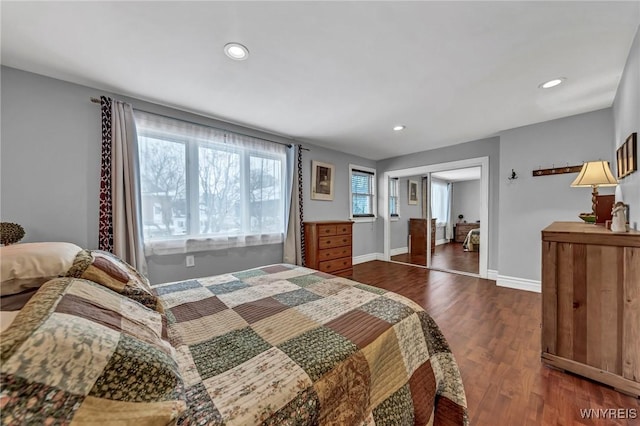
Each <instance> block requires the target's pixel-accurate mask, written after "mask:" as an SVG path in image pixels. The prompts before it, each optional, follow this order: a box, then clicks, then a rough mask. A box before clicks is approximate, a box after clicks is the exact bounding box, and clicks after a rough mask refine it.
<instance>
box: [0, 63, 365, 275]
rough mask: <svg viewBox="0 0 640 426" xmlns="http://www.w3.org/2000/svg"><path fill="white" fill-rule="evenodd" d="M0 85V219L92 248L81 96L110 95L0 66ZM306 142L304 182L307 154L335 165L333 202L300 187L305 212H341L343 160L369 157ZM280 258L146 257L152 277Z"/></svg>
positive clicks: (90, 155)
mask: <svg viewBox="0 0 640 426" xmlns="http://www.w3.org/2000/svg"><path fill="white" fill-rule="evenodd" d="M1 85H2V94H1V102H2V129H1V134H0V136H1V138H2V148H1V154H2V155H1V160H0V168H1V170H0V179H1V182H0V185H1V186H0V217H1V219H2V220H3V221H12V222H17V223H20V224H21V225H22V226H23V227H24V228H25V230H26V237H25V239H24V240H23V241H25V242H31V241H70V242H73V243H75V244H78V245H79V246H81V247H86V248H96V247H97V244H98V237H97V229H98V188H99V173H100V139H101V136H100V107H99V106H98V105H96V104H93V103H91V101H90V100H89V98H90V97H99V96H100V95H103V94H106V95H109V96H112V94H109V93H105V92H103V91H100V90H97V89H93V88H91V87H86V86H80V85H77V84H72V83H67V82H64V81H61V80H56V79H52V78H48V77H44V76H40V75H37V74H32V73H28V72H24V71H20V70H17V69H13V68H8V67H2V68H1ZM116 97H117V98H119V99H122V100H125V101H127V102H130V103H131V104H132V105H133V106H134V107H135V108H138V109H142V110H146V111H149V112H155V113H159V114H165V115H169V116H172V117H176V118H182V119H185V120H190V121H194V122H198V123H202V124H208V125H211V126H215V127H218V128H224V129H228V130H232V131H238V132H241V133H244V134H249V135H253V136H257V137H263V138H267V139H271V140H278V141H281V142H289V141H288V140H287V139H284V138H280V137H278V136H275V135H271V134H267V133H263V132H259V131H255V130H251V129H245V128H242V127H239V126H235V125H233V124H229V123H224V122H221V121H218V120H213V119H209V118H206V117H202V116H198V115H195V114H190V113H188V112H184V111H178V110H175V109H172V108H167V107H163V106H159V105H155V104H151V103H148V102H144V101H141V100H138V99H133V98H129V97H126V96H122V95H117V96H116ZM305 145H306V144H305ZM308 147H309V148H310V149H311V151H310V152H305V155H304V157H305V182H309V173H310V170H311V165H310V159H311V158H313V159H319V160H323V161H327V162H330V163H333V164H335V165H336V175H337V176H336V178H337V181H336V200H335V201H334V202H326V201H325V202H320V201H313V202H312V201H311V200H310V199H309V192H310V188H307V187H305V207H306V213H307V215H306V218H307V219H308V220H312V219H346V218H348V215H349V207H348V186H347V185H348V164H349V162H352V163H356V164H359V165H363V166H369V167H375V163H374V162H371V161H370V160H364V159H361V158H358V157H355V156H347V155H344V154H342V153H338V152H336V151H330V150H325V149H323V148H319V147H314V146H308ZM371 231H373V232H371ZM354 234H355V235H354V254H355V255H358V254H364V253H369V252H370V251H371V250H369V247H373V246H374V244H375V243H374V242H375V238H376V237H375V227H374V226H372V224H357V225H356V227H355V230H354ZM281 261H282V245H281V244H278V245H269V246H262V247H247V248H239V249H232V250H228V251H224V252H215V253H213V252H209V253H195V267H193V268H186V267H185V266H184V255H172V256H152V257H150V258H149V259H148V262H149V278H150V279H151V281H152V282H164V281H175V280H180V279H187V278H193V277H198V276H205V275H212V274H219V273H225V272H231V271H235V270H239V269H245V268H250V267H254V266H260V265H265V264H270V263H277V262H281Z"/></svg>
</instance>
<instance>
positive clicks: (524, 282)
mask: <svg viewBox="0 0 640 426" xmlns="http://www.w3.org/2000/svg"><path fill="white" fill-rule="evenodd" d="M496 285H497V286H498V287H508V288H515V289H517V290H525V291H532V292H534V293H542V284H541V283H540V281H537V280H530V279H527V278H518V277H508V276H506V275H498V279H497V280H496Z"/></svg>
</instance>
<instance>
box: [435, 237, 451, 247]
mask: <svg viewBox="0 0 640 426" xmlns="http://www.w3.org/2000/svg"><path fill="white" fill-rule="evenodd" d="M448 242H449V240H447V239H446V238H445V239H443V240H436V245H437V246H439V245H442V244H447V243H448Z"/></svg>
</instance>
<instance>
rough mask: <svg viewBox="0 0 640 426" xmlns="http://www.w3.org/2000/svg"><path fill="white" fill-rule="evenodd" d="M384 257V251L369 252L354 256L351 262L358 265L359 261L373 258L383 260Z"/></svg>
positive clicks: (369, 260)
mask: <svg viewBox="0 0 640 426" xmlns="http://www.w3.org/2000/svg"><path fill="white" fill-rule="evenodd" d="M383 259H384V254H383V253H368V254H363V255H360V256H353V258H352V259H351V263H352V264H353V265H357V264H359V263H364V262H371V261H372V260H383Z"/></svg>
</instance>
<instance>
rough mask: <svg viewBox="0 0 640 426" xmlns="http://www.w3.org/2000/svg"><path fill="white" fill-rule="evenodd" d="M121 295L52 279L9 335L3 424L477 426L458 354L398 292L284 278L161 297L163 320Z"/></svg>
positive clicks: (279, 269)
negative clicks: (468, 407) (473, 422)
mask: <svg viewBox="0 0 640 426" xmlns="http://www.w3.org/2000/svg"><path fill="white" fill-rule="evenodd" d="M94 263H95V262H94ZM100 271H103V272H105V274H107V275H109V274H110V273H112V274H114V275H113V276H116V277H120V276H121V274H120V273H119V272H117V271H116V272H113V271H112V268H101V269H100ZM109 271H111V272H109ZM100 274H102V272H100ZM80 275H82V276H85V277H86V276H88V275H87V274H84V273H83V274H80ZM100 276H102V275H100ZM109 276H111V275H109ZM103 278H104V277H103ZM103 281H104V280H103ZM110 283H111V279H110V278H109V279H107V280H106V284H105V283H103V282H100V283H98V282H95V281H91V280H87V279H82V278H77V277H66V278H55V279H52V280H50V281H48V282H46V283H45V284H44V285H43V286H42V287H41V288H40V289H39V290H38V291H37V292H36V293H35V294H34V295H33V297H31V299H30V300H29V301H28V302H27V304H26V305H25V306H24V308H22V310H21V311H20V313H19V314H18V315H17V317H16V318H15V320H14V321H13V322H12V323H11V325H10V326H9V328H7V329H6V330H5V331H3V332H2V333H1V334H0V421H1V423H2V424H5V425H25V424H96V425H97V424H99V425H136V426H139V425H150V426H151V425H175V424H178V425H184V426H187V425H189V426H191V425H252V424H264V425H321V424H322V425H394V426H395V425H414V424H415V425H430V424H435V425H467V424H468V416H467V411H466V400H465V395H464V390H463V387H462V381H461V378H460V374H459V371H458V368H457V366H456V362H455V360H454V357H453V355H452V354H451V351H450V349H449V346H448V344H447V342H446V341H445V339H444V337H443V336H442V334H441V332H440V330H439V329H438V326H437V325H436V324H435V323H434V321H433V320H432V319H431V318H430V317H429V315H427V314H426V313H425V312H424V311H423V310H422V308H421V307H420V306H418V305H417V304H416V303H414V302H412V301H411V300H409V299H406V298H404V297H402V296H399V295H397V294H395V293H392V292H387V291H385V290H382V289H379V288H375V287H370V286H367V285H363V284H360V283H357V282H354V281H350V280H347V279H345V278H338V277H335V276H332V275H328V274H325V273H321V272H318V271H314V270H311V269H306V268H302V267H298V266H292V265H271V266H267V267H262V268H257V269H251V270H247V271H242V272H238V273H233V274H225V275H219V276H215V277H208V278H201V279H197V280H187V281H183V282H176V283H167V284H161V285H157V286H154V287H153V288H152V289H150V291H151V292H152V293H155V295H154V296H156V295H157V297H158V300H159V302H160V304H161V305H162V308H163V309H161V310H162V311H163V312H159V311H157V310H155V309H150V307H154V306H155V303H153V304H151V306H145V305H144V304H142V303H139V302H138V301H136V300H134V299H132V298H130V297H128V296H130V294H129V293H127V292H126V291H125V292H123V291H122V288H120V287H117V288H115V289H114V288H112V287H113V285H111V284H110ZM124 288H125V289H126V288H127V286H124ZM125 293H126V294H125ZM137 294H138V293H136V292H134V295H137ZM145 301H146V299H145Z"/></svg>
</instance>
